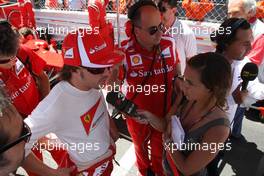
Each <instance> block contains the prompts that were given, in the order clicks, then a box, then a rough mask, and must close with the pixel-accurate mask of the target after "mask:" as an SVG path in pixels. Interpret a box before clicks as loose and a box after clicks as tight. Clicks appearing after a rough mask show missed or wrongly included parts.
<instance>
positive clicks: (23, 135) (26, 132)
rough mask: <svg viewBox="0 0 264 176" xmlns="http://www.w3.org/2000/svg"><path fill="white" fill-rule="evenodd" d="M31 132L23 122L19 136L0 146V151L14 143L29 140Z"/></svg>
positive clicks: (7, 148)
mask: <svg viewBox="0 0 264 176" xmlns="http://www.w3.org/2000/svg"><path fill="white" fill-rule="evenodd" d="M31 134H32V133H31V130H30V128H29V126H28V125H27V124H26V123H25V122H23V127H22V131H21V134H20V137H19V138H18V139H16V140H15V141H13V142H10V143H8V144H6V145H4V146H3V147H1V148H0V153H4V152H5V151H7V150H9V149H10V148H12V147H14V146H15V145H17V144H19V143H20V142H22V141H25V142H26V143H28V142H29V140H30V137H31Z"/></svg>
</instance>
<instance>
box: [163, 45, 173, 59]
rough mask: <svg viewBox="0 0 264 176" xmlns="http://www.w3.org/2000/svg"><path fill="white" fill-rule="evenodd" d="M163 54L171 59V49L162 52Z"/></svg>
mask: <svg viewBox="0 0 264 176" xmlns="http://www.w3.org/2000/svg"><path fill="white" fill-rule="evenodd" d="M161 54H162V55H163V57H164V58H170V57H171V51H170V47H167V48H166V49H164V50H162V52H161Z"/></svg>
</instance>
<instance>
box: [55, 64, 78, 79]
mask: <svg viewBox="0 0 264 176" xmlns="http://www.w3.org/2000/svg"><path fill="white" fill-rule="evenodd" d="M78 69H79V68H78V67H75V66H70V65H64V66H63V68H62V70H61V71H60V79H61V80H63V81H70V79H71V77H72V72H76V70H78Z"/></svg>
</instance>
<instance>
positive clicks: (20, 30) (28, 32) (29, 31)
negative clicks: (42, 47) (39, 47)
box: [18, 27, 35, 37]
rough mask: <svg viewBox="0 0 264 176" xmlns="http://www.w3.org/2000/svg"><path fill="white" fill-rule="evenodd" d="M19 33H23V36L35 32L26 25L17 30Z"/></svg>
mask: <svg viewBox="0 0 264 176" xmlns="http://www.w3.org/2000/svg"><path fill="white" fill-rule="evenodd" d="M18 32H19V34H21V35H23V36H24V37H27V36H28V35H33V36H34V34H35V32H34V31H33V29H31V28H28V27H22V28H20V29H19V30H18Z"/></svg>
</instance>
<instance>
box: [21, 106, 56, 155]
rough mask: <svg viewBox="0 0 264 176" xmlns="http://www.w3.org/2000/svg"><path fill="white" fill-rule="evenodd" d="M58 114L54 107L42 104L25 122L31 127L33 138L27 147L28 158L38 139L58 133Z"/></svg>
mask: <svg viewBox="0 0 264 176" xmlns="http://www.w3.org/2000/svg"><path fill="white" fill-rule="evenodd" d="M57 116H58V115H57V113H56V111H55V110H54V108H52V105H48V102H41V103H40V104H39V105H38V106H37V107H36V109H35V110H34V111H33V112H32V114H31V115H29V116H28V117H27V118H26V119H25V120H24V122H25V123H26V124H27V125H28V126H29V127H30V130H31V133H32V135H31V138H30V141H29V142H28V143H26V145H25V153H26V156H27V155H28V154H29V153H30V152H31V149H32V148H34V147H35V146H34V144H35V143H36V142H37V141H38V139H40V138H42V137H44V136H45V135H47V134H49V133H51V132H53V133H55V132H56V126H55V124H57V122H56V117H57Z"/></svg>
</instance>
